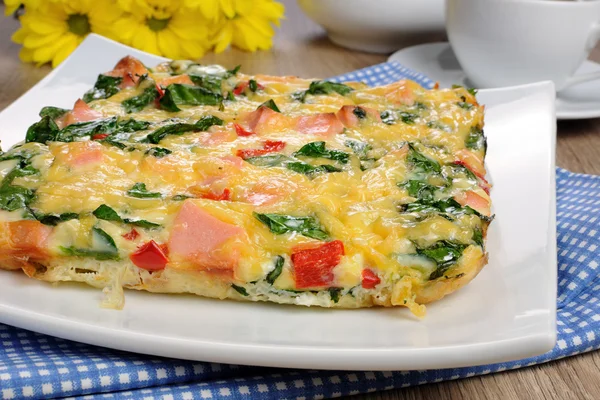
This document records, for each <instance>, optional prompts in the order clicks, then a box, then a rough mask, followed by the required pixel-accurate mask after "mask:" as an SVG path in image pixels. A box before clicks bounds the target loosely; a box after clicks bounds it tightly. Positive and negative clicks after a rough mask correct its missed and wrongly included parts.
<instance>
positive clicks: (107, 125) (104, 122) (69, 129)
mask: <svg viewBox="0 0 600 400" xmlns="http://www.w3.org/2000/svg"><path fill="white" fill-rule="evenodd" d="M116 130H117V117H112V118H107V119H98V120H95V121H88V122H76V123H74V124H71V125H68V126H65V127H64V128H63V129H61V130H60V131H59V132H57V133H56V136H55V137H54V140H53V141H56V142H73V141H75V139H81V138H84V137H87V136H92V135H95V134H97V133H108V134H110V133H112V132H115V131H116Z"/></svg>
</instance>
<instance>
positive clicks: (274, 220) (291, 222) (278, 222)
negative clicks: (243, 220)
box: [253, 213, 329, 240]
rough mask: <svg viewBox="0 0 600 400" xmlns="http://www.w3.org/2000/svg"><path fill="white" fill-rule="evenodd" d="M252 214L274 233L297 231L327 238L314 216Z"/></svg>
mask: <svg viewBox="0 0 600 400" xmlns="http://www.w3.org/2000/svg"><path fill="white" fill-rule="evenodd" d="M253 215H254V217H255V218H256V219H258V220H259V221H260V222H262V223H263V224H265V225H267V227H268V228H269V230H270V231H271V232H273V233H275V234H276V235H282V234H284V233H288V232H298V233H300V234H301V235H303V236H306V237H309V238H313V239H317V240H327V239H329V234H328V233H327V232H326V231H324V230H323V229H322V228H321V225H320V223H319V221H318V220H317V219H316V218H314V217H295V216H291V215H284V214H259V213H254V214H253Z"/></svg>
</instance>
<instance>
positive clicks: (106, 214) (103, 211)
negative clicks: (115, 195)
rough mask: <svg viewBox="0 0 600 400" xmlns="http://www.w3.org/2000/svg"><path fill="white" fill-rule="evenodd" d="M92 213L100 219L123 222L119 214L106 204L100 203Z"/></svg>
mask: <svg viewBox="0 0 600 400" xmlns="http://www.w3.org/2000/svg"><path fill="white" fill-rule="evenodd" d="M92 214H94V216H95V217H96V218H98V219H103V220H105V221H114V222H123V220H122V219H121V217H119V214H117V212H116V211H115V210H113V209H112V208H110V207H109V206H107V205H106V204H102V205H100V206H99V207H98V208H96V209H95V210H94V211H93V212H92Z"/></svg>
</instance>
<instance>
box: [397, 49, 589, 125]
mask: <svg viewBox="0 0 600 400" xmlns="http://www.w3.org/2000/svg"><path fill="white" fill-rule="evenodd" d="M434 46H445V47H446V48H451V47H452V46H451V44H450V42H431V43H421V44H417V45H414V46H408V47H404V48H402V49H399V50H397V51H395V52H393V53H392V54H390V55H389V57H388V58H387V60H386V61H387V62H392V61H394V62H397V63H400V64H402V65H405V64H404V63H402V62H401V61H399V60H398V59H397V57H398V56H399V55H400V54H401V53H403V52H405V51H409V50H415V49H417V48H419V47H434ZM585 62H590V63H593V64H596V65H598V66H599V67H600V63H597V62H595V61H592V60H589V59H588V60H584V61H583V62H582V65H583V64H584V63H585ZM406 67H408V68H411V69H414V70H415V71H419V69H418V68H415V67H414V66H411V65H406ZM463 73H464V72H463ZM427 77H428V78H429V79H431V80H433V81H435V78H434V77H431V76H427ZM541 82H547V81H539V82H532V83H528V84H524V85H514V86H505V87H501V88H491V89H480V91H483V90H497V89H508V88H518V87H521V86H527V85H533V84H536V83H541ZM599 101H600V99H599ZM558 104H559V105H560V103H558ZM555 114H556V119H558V120H561V121H563V120H565V121H566V120H579V119H590V118H600V108H598V109H595V110H592V109H586V110H583V111H568V110H563V109H561V108H560V107H555Z"/></svg>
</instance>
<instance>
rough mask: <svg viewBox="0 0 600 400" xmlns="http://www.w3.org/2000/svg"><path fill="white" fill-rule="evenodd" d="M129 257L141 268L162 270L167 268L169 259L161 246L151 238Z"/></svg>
mask: <svg viewBox="0 0 600 400" xmlns="http://www.w3.org/2000/svg"><path fill="white" fill-rule="evenodd" d="M129 259H130V260H131V262H132V263H134V264H135V265H136V266H138V267H139V268H142V269H145V270H147V271H160V270H162V269H165V267H166V266H167V263H168V262H169V259H168V258H167V256H166V255H165V252H164V250H163V249H162V247H161V246H159V245H158V244H156V242H155V241H154V240H151V241H149V242H147V243H145V244H144V245H142V246H141V247H138V249H137V250H136V251H135V253H131V254H130V255H129Z"/></svg>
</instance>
